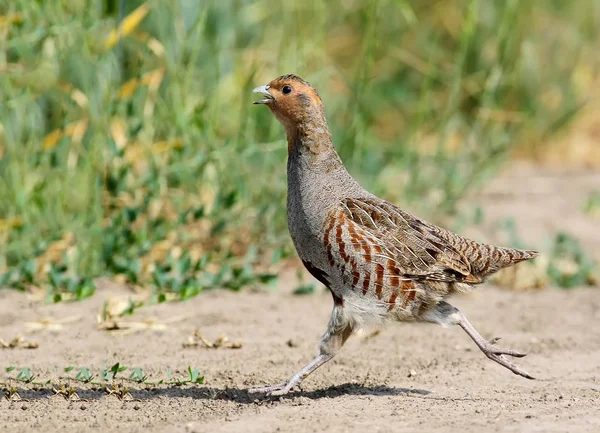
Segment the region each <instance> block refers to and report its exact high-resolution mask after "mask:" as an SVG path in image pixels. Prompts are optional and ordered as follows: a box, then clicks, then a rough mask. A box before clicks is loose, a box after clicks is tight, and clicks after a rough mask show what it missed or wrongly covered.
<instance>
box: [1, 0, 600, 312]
mask: <svg viewBox="0 0 600 433" xmlns="http://www.w3.org/2000/svg"><path fill="white" fill-rule="evenodd" d="M139 6H142V7H145V8H147V9H144V10H142V11H143V12H145V11H147V12H148V13H147V15H145V16H143V19H142V20H141V21H140V22H139V25H137V26H135V29H133V28H132V27H134V26H133V25H132V21H131V20H127V19H126V20H125V22H127V23H128V25H130V27H131V28H130V30H133V31H132V32H131V33H129V34H128V35H126V36H124V37H123V38H122V39H121V40H120V41H118V43H116V44H115V43H114V42H116V41H117V40H116V39H113V40H112V42H111V41H110V39H109V34H110V33H111V31H112V30H114V29H115V28H116V26H117V25H118V23H119V21H120V19H121V18H123V17H126V16H128V15H129V14H130V13H131V12H132V11H133V10H134V9H136V8H137V7H139ZM121 7H122V8H123V9H121ZM0 15H1V16H2V17H3V18H0V94H1V95H2V98H1V99H0V155H1V156H0V274H2V275H3V277H2V279H1V280H0V286H13V287H20V288H29V287H32V286H43V287H48V297H47V299H48V300H54V301H60V300H65V299H83V298H85V297H87V296H90V295H91V294H92V293H93V283H90V281H91V279H92V278H94V277H97V276H101V275H108V276H115V275H120V276H121V277H120V278H122V279H124V280H125V281H127V282H128V283H130V284H134V285H145V284H150V285H151V286H152V287H153V288H154V291H155V295H156V299H159V300H160V299H162V298H161V294H162V296H164V293H166V292H174V293H175V294H176V295H177V296H179V298H180V299H186V298H188V297H190V296H193V295H195V294H196V293H198V292H200V291H202V290H204V289H206V288H210V287H222V286H226V287H230V288H233V289H238V288H240V287H242V286H244V285H248V284H253V283H257V282H261V281H263V282H264V281H269V280H270V279H272V277H273V276H272V275H271V272H270V270H269V269H270V268H269V265H270V264H272V263H274V262H277V261H278V260H280V259H281V258H285V257H287V256H290V255H291V254H292V251H293V250H292V247H291V243H290V242H289V240H288V236H287V233H286V219H285V205H284V202H285V189H286V183H285V159H286V145H285V140H284V136H283V131H282V128H281V127H280V126H279V125H278V124H276V122H275V121H274V119H273V118H272V116H271V115H270V113H269V112H268V110H266V109H264V107H258V108H257V107H254V106H252V105H251V101H252V95H251V93H250V91H251V89H252V88H253V87H254V86H256V85H260V84H265V83H266V82H268V81H270V80H271V79H272V78H274V77H276V76H278V75H279V74H283V73H290V72H295V73H297V74H299V75H302V76H303V77H305V78H307V79H308V80H309V81H311V82H312V83H313V84H314V85H315V87H317V89H319V91H320V94H321V96H322V97H323V99H324V101H325V104H326V107H327V112H328V117H329V122H330V126H331V129H332V132H333V135H334V138H335V142H336V145H337V147H338V150H339V152H340V154H341V156H342V158H343V159H344V161H345V162H346V163H347V165H348V167H349V169H350V170H351V172H352V173H353V174H355V175H356V177H357V178H358V179H359V180H360V181H361V182H362V183H363V184H364V186H365V187H367V188H368V189H370V190H372V191H373V192H375V193H377V194H381V195H383V196H384V197H386V198H388V199H390V200H393V201H397V202H401V203H405V204H407V205H410V206H411V207H412V208H413V209H419V210H420V211H422V212H425V213H426V212H427V211H428V210H431V209H436V212H447V213H450V212H453V211H454V208H455V204H456V203H457V202H458V201H459V200H460V199H461V197H463V196H464V194H465V193H466V192H467V191H469V190H470V189H471V188H476V187H477V186H478V185H480V183H481V181H482V180H483V179H486V178H487V177H489V176H491V175H493V173H494V172H495V170H497V168H498V167H499V166H500V165H501V164H502V163H504V162H505V161H506V159H507V157H508V156H509V154H510V151H511V150H512V149H514V148H515V147H518V148H522V147H527V146H543V142H544V140H545V139H546V138H547V137H549V136H551V135H553V134H555V133H557V132H559V131H560V130H561V128H563V127H564V126H565V125H567V124H569V122H570V121H572V120H573V119H574V118H575V117H576V116H577V115H578V113H579V110H580V108H581V107H582V106H583V105H584V104H585V102H586V96H587V89H586V88H585V85H584V83H582V81H581V80H580V79H579V78H578V77H579V76H581V75H585V74H588V75H589V74H597V73H598V67H599V66H598V65H599V64H600V52H598V50H597V42H598V40H599V37H598V36H599V32H600V30H599V29H600V5H599V4H598V2H597V1H594V0H582V1H580V2H558V1H550V0H540V1H537V2H522V1H521V2H519V1H506V2H486V1H476V0H474V1H454V2H450V1H400V0H395V1H377V0H370V1H363V2H360V1H355V0H339V1H330V2H324V1H316V0H313V1H308V2H287V3H285V5H284V4H283V3H281V4H279V3H276V2H268V1H265V0H262V1H261V0H257V1H233V0H222V1H207V2H193V1H187V2H167V1H158V0H154V1H153V0H150V1H148V2H141V1H127V2H123V1H120V0H97V1H95V2H87V1H84V0H68V1H66V0H57V1H53V2H49V1H46V2H44V1H41V0H38V1H31V0H14V1H11V2H3V3H2V4H1V5H0ZM141 15H143V14H141ZM133 24H135V23H133ZM52 263H53V264H52ZM90 284H92V285H90Z"/></svg>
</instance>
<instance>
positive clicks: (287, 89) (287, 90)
mask: <svg viewBox="0 0 600 433" xmlns="http://www.w3.org/2000/svg"><path fill="white" fill-rule="evenodd" d="M291 92H292V86H287V85H286V86H283V88H282V89H281V93H283V94H284V95H288V94H289V93H291Z"/></svg>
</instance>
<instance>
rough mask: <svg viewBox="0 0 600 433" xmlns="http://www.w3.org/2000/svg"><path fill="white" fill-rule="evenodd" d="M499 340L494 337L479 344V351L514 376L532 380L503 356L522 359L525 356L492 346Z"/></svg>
mask: <svg viewBox="0 0 600 433" xmlns="http://www.w3.org/2000/svg"><path fill="white" fill-rule="evenodd" d="M499 340H500V337H496V338H493V339H492V340H490V341H489V342H487V341H484V342H483V343H482V344H481V346H480V349H481V351H482V352H483V353H485V356H487V357H488V358H490V359H491V360H492V361H495V362H497V363H498V364H500V365H501V366H503V367H506V368H508V369H509V370H510V371H512V372H513V373H514V374H518V375H519V376H523V377H526V378H527V379H534V377H533V376H531V375H530V374H529V373H527V372H526V371H525V370H522V369H521V368H519V367H517V366H516V365H515V364H513V363H512V362H510V361H509V360H508V359H506V357H505V356H504V355H508V356H514V357H515V358H523V357H524V356H525V353H521V352H517V351H516V350H510V349H502V348H500V347H496V346H495V345H494V344H495V343H497V342H498V341H499Z"/></svg>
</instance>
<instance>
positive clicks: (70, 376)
mask: <svg viewBox="0 0 600 433" xmlns="http://www.w3.org/2000/svg"><path fill="white" fill-rule="evenodd" d="M127 370H130V371H131V373H130V374H129V375H126V376H123V375H120V374H121V373H124V372H126V371H127ZM5 371H6V373H7V374H8V378H7V380H6V382H0V389H2V390H3V395H4V396H5V397H6V398H7V399H8V400H10V401H15V400H17V401H18V400H20V399H21V398H20V396H19V393H18V392H19V388H18V387H17V386H15V384H18V385H20V386H25V385H30V386H32V387H34V389H35V390H36V391H37V392H40V391H41V392H44V390H45V389H51V390H52V391H53V392H54V394H57V395H62V396H63V397H65V398H66V399H67V400H80V398H79V396H78V395H77V391H78V389H77V388H75V387H73V386H71V383H73V382H75V383H78V384H79V386H80V387H84V388H82V389H98V390H103V391H104V393H105V394H106V395H112V396H116V397H117V398H119V399H120V400H123V399H125V398H129V399H132V398H133V397H132V396H131V394H130V391H131V389H130V388H129V387H128V386H127V385H125V384H126V383H135V384H137V385H143V386H145V387H146V388H148V387H156V386H184V385H202V384H203V383H204V376H201V375H200V373H199V371H198V370H197V369H195V368H192V367H191V366H188V367H187V369H186V370H185V371H186V375H185V376H183V377H176V376H174V375H173V372H172V371H171V370H167V372H166V378H164V379H160V380H157V381H151V380H149V377H148V376H147V375H146V374H144V372H143V370H142V369H141V368H140V367H134V368H129V367H125V366H123V365H121V364H120V363H119V362H117V363H115V364H113V365H112V366H110V367H109V366H108V365H105V366H104V369H103V370H102V371H101V372H99V373H98V374H94V373H92V372H91V370H90V369H89V368H88V367H81V368H75V367H74V366H68V367H65V368H64V369H63V371H64V375H62V376H61V377H60V378H59V379H58V381H53V380H52V379H41V378H39V377H38V376H36V375H35V374H34V373H33V372H32V371H31V369H30V368H29V367H22V368H17V367H15V366H10V367H6V369H5ZM75 371H77V373H75V374H74V372H75ZM119 375H120V376H119Z"/></svg>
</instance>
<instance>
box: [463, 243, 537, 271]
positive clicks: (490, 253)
mask: <svg viewBox="0 0 600 433" xmlns="http://www.w3.org/2000/svg"><path fill="white" fill-rule="evenodd" d="M480 253H481V254H480V259H479V260H477V261H476V262H475V263H471V266H472V268H473V269H472V273H474V274H475V275H477V276H480V277H487V276H489V275H492V274H494V273H495V272H498V271H499V270H500V269H503V268H508V267H509V266H513V265H516V264H517V263H519V262H522V261H525V260H530V259H533V258H535V257H537V256H538V255H539V253H538V252H537V251H533V250H517V249H514V248H501V247H495V246H491V245H482V246H481V251H480Z"/></svg>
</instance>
